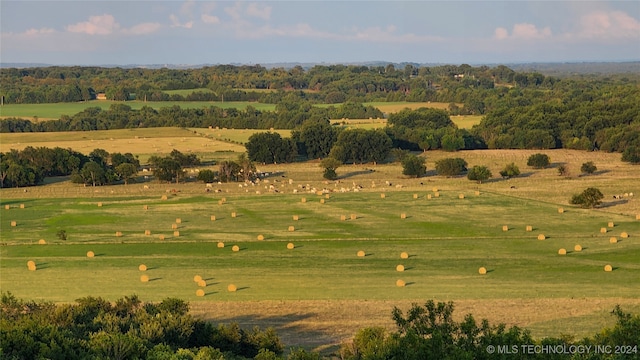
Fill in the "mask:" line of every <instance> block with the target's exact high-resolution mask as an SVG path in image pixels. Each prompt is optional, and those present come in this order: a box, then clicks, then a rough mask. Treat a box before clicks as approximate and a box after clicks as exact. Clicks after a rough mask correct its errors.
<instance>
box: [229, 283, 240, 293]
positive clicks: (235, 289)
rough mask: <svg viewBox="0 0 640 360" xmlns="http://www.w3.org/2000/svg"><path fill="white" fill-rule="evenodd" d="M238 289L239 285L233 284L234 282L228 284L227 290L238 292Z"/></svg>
mask: <svg viewBox="0 0 640 360" xmlns="http://www.w3.org/2000/svg"><path fill="white" fill-rule="evenodd" d="M237 290H238V287H236V286H235V285H233V284H229V285H227V291H228V292H236V291H237Z"/></svg>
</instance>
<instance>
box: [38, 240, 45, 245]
mask: <svg viewBox="0 0 640 360" xmlns="http://www.w3.org/2000/svg"><path fill="white" fill-rule="evenodd" d="M46 244H47V241H46V240H45V239H40V240H38V245H46Z"/></svg>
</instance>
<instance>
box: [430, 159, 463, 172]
mask: <svg viewBox="0 0 640 360" xmlns="http://www.w3.org/2000/svg"><path fill="white" fill-rule="evenodd" d="M466 170H467V162H466V161H464V159H461V158H446V159H442V160H438V161H436V171H437V172H438V175H443V176H456V175H460V174H462V173H463V172H464V171H466Z"/></svg>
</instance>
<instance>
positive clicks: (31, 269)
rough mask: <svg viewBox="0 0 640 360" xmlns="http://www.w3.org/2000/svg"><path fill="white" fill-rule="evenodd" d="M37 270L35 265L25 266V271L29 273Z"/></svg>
mask: <svg viewBox="0 0 640 360" xmlns="http://www.w3.org/2000/svg"><path fill="white" fill-rule="evenodd" d="M37 269H38V268H37V266H36V265H35V264H33V265H27V270H29V271H36V270H37Z"/></svg>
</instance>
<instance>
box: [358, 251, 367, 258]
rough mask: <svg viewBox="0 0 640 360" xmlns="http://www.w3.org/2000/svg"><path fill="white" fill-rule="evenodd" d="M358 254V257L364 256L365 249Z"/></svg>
mask: <svg viewBox="0 0 640 360" xmlns="http://www.w3.org/2000/svg"><path fill="white" fill-rule="evenodd" d="M356 255H358V257H364V256H365V255H366V254H365V253H364V251H362V250H360V251H358V253H357V254H356Z"/></svg>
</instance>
